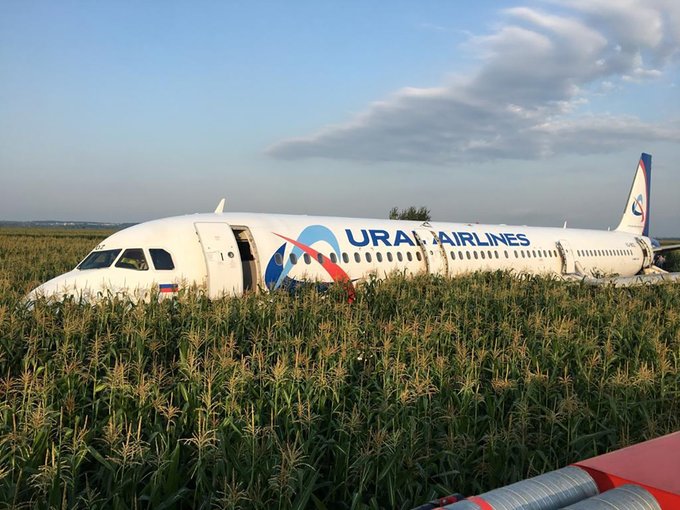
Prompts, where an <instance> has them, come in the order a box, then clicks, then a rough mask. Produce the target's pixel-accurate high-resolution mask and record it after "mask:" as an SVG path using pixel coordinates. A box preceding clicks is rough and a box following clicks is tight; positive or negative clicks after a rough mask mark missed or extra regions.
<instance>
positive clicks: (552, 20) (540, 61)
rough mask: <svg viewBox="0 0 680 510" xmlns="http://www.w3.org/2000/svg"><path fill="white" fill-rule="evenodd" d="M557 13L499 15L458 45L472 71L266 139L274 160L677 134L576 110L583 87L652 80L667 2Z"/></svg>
mask: <svg viewBox="0 0 680 510" xmlns="http://www.w3.org/2000/svg"><path fill="white" fill-rule="evenodd" d="M550 5H551V6H554V7H556V10H558V11H559V14H556V13H546V12H544V11H541V10H537V9H533V8H528V7H515V8H510V9H506V10H505V11H504V12H503V15H504V17H505V18H504V19H506V22H505V23H504V24H503V25H502V26H500V27H499V28H498V29H497V30H496V31H495V32H493V33H491V34H488V35H483V36H474V37H471V38H470V39H469V41H468V42H467V43H466V44H467V47H468V48H469V49H472V50H473V51H475V52H476V53H477V55H478V56H479V62H480V65H479V68H478V69H477V71H476V72H475V73H473V74H471V75H469V76H459V77H456V79H455V80H454V81H453V82H452V83H449V84H448V85H446V86H442V87H437V88H427V89H422V88H421V89H416V88H405V89H402V90H400V91H398V92H396V93H394V94H393V95H392V96H390V97H388V98H386V99H385V100H383V101H380V102H376V103H373V104H371V105H370V106H369V107H368V108H367V110H366V111H364V112H363V113H361V114H360V115H358V116H356V117H355V118H354V119H352V120H350V121H349V122H346V123H343V124H338V125H332V126H327V127H325V128H323V129H322V130H320V131H319V132H317V133H314V134H312V135H309V136H305V137H299V138H290V139H287V140H283V141H280V142H278V143H276V144H275V145H273V146H272V147H270V148H269V149H268V150H267V152H268V154H269V155H271V156H273V157H276V158H281V159H300V158H311V157H322V158H332V159H345V160H347V159H350V160H363V161H412V162H426V163H434V164H446V163H450V162H454V161H461V160H490V159H498V158H510V159H535V158H541V157H547V156H550V155H553V154H558V153H580V154H588V153H595V152H602V151H610V150H614V149H616V148H618V147H622V146H626V145H628V144H630V143H632V142H635V143H640V142H646V141H660V140H667V141H676V142H677V141H680V130H678V128H677V126H670V125H669V126H662V125H655V124H650V123H646V122H643V121H642V120H640V119H638V118H635V117H628V116H611V115H610V116H598V117H595V116H592V115H578V114H577V113H576V112H577V111H578V109H579V107H582V106H583V105H584V103H587V100H588V99H587V98H588V97H589V96H588V95H589V94H591V92H589V91H590V90H593V91H595V93H598V94H601V93H602V91H603V90H606V89H612V88H614V87H615V84H616V83H617V82H623V81H645V80H654V79H657V78H658V77H659V76H661V75H662V73H663V70H664V69H665V68H666V67H667V66H669V65H674V64H675V63H676V62H677V60H678V57H679V55H680V2H677V1H676V0H656V1H654V0H652V1H643V0H622V1H620V2H610V1H606V0H562V1H559V2H556V1H555V2H550Z"/></svg>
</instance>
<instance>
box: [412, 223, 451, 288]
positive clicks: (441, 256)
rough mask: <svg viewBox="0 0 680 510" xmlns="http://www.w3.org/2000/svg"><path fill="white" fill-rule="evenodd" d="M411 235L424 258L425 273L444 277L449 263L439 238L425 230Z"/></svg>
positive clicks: (415, 231) (420, 229)
mask: <svg viewBox="0 0 680 510" xmlns="http://www.w3.org/2000/svg"><path fill="white" fill-rule="evenodd" d="M413 235H414V236H415V238H416V242H417V243H418V245H419V246H420V249H421V250H422V253H423V256H424V257H425V265H426V267H427V272H428V273H430V274H440V275H444V276H446V275H447V274H448V272H449V261H448V259H447V258H446V250H444V246H442V243H441V242H440V240H439V236H438V235H437V234H436V233H435V232H434V231H432V230H429V229H427V228H419V229H416V230H414V231H413Z"/></svg>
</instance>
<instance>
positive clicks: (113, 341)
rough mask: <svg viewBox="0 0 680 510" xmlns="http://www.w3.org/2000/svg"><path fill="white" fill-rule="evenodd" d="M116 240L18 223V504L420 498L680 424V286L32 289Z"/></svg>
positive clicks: (9, 459) (11, 328)
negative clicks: (101, 297)
mask: <svg viewBox="0 0 680 510" xmlns="http://www.w3.org/2000/svg"><path fill="white" fill-rule="evenodd" d="M106 234H107V233H102V232H97V231H56V230H12V229H3V230H0V291H1V292H0V502H2V503H3V504H4V505H5V506H7V507H9V508H69V509H70V508H85V509H99V508H102V509H103V508H114V509H127V508H133V509H136V508H203V509H208V508H256V509H265V508H267V509H271V508H276V509H290V508H315V509H377V508H411V507H413V506H415V505H417V504H419V503H422V502H425V501H427V500H429V499H432V498H433V497H434V496H435V495H436V496H443V495H447V494H450V493H452V492H462V493H466V494H474V493H479V492H482V491H484V490H488V489H490V488H493V487H496V486H499V485H504V484H507V483H511V482H513V481H516V480H519V479H522V478H525V477H528V476H533V475H536V474H538V473H542V472H545V471H548V470H552V469H556V468H558V467H561V466H564V465H566V464H568V463H570V462H573V461H576V460H579V459H583V458H587V457H590V456H593V455H596V454H600V453H604V452H605V451H608V450H612V449H616V448H620V447H622V446H625V445H628V444H631V443H635V442H638V441H642V440H645V439H649V438H652V437H656V436H658V435H661V434H664V433H668V432H671V431H675V430H678V429H680V286H678V285H664V286H654V287H637V288H626V289H612V288H594V287H588V286H583V285H580V284H566V283H563V282H558V281H552V280H550V279H545V278H528V279H518V278H516V277H513V276H511V275H508V274H503V273H494V274H475V275H471V276H467V277H461V278H457V279H453V280H447V279H442V278H437V277H428V276H422V277H417V278H405V277H403V276H399V275H395V276H394V277H392V278H390V279H388V280H385V281H369V282H367V283H365V284H364V285H361V286H359V288H358V292H357V300H356V302H355V303H353V304H352V305H348V304H347V302H346V299H345V296H344V295H343V293H342V290H341V289H331V290H330V291H329V292H327V293H319V292H317V291H316V290H315V289H314V288H311V287H310V288H308V289H302V290H301V291H300V292H298V293H296V294H295V295H293V296H291V295H289V294H286V293H283V292H281V293H271V294H270V293H263V294H253V295H248V296H245V297H243V298H234V299H222V300H218V301H209V300H207V299H205V298H204V297H202V296H200V295H198V294H197V293H195V292H194V293H192V292H186V293H180V295H179V296H178V297H176V298H173V299H166V300H152V301H151V302H150V303H146V304H144V303H142V304H138V305H132V304H131V303H128V302H126V301H124V300H109V301H103V302H101V303H99V304H96V305H87V304H80V303H77V302H75V301H72V300H71V301H66V302H63V303H52V304H51V303H45V302H38V303H36V304H35V306H34V307H32V308H28V307H26V306H25V305H24V304H23V303H22V297H23V296H24V295H25V293H26V292H27V291H28V290H30V289H31V288H33V287H34V286H35V285H37V284H38V283H40V282H42V281H44V280H46V279H48V278H50V277H52V276H55V275H57V274H59V273H61V272H64V271H66V270H68V269H70V268H72V267H74V266H75V264H76V263H77V262H78V261H79V260H80V259H81V258H82V257H84V256H85V254H86V253H87V252H88V251H89V250H90V249H91V248H92V247H93V246H94V245H96V244H97V242H98V241H99V240H100V239H102V238H103V237H105V236H106Z"/></svg>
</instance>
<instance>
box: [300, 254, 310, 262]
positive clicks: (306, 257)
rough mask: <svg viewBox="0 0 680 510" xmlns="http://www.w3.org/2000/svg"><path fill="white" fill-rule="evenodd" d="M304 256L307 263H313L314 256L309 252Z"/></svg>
mask: <svg viewBox="0 0 680 510" xmlns="http://www.w3.org/2000/svg"><path fill="white" fill-rule="evenodd" d="M302 258H303V259H304V260H305V264H311V263H312V257H310V256H309V253H305V254H304V255H303V256H302Z"/></svg>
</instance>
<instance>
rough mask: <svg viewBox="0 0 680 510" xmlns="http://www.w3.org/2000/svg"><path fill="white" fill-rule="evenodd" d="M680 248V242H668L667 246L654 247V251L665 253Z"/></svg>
mask: <svg viewBox="0 0 680 510" xmlns="http://www.w3.org/2000/svg"><path fill="white" fill-rule="evenodd" d="M675 250H680V244H667V245H665V246H659V247H657V248H654V253H665V252H668V251H675Z"/></svg>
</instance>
